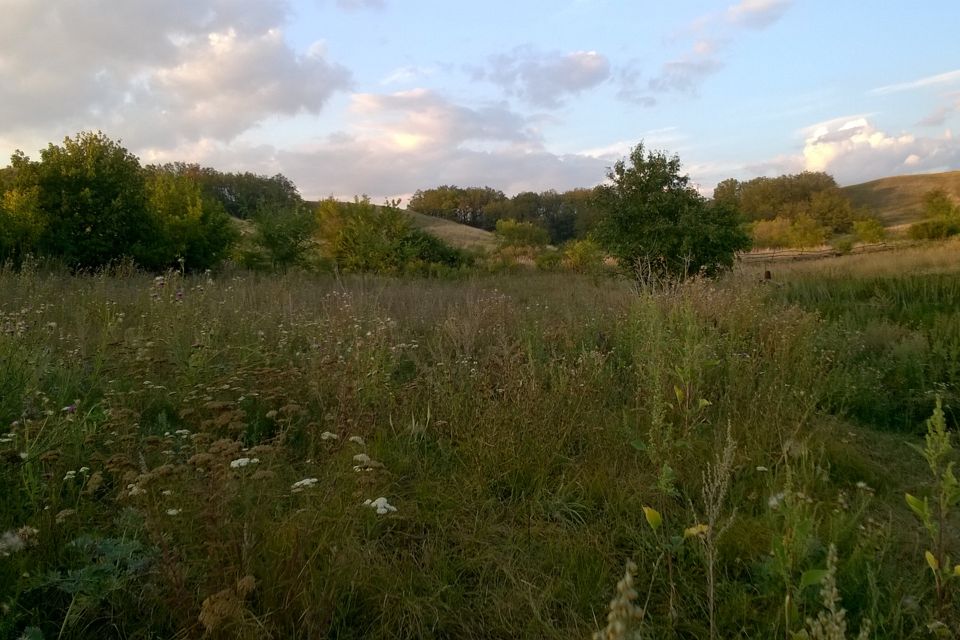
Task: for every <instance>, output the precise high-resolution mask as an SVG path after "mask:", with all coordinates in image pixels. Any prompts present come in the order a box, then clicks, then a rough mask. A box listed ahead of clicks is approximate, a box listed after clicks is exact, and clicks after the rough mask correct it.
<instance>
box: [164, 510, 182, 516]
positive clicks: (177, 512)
mask: <svg viewBox="0 0 960 640" xmlns="http://www.w3.org/2000/svg"><path fill="white" fill-rule="evenodd" d="M181 511H183V509H167V515H168V516H178V515H180V512H181Z"/></svg>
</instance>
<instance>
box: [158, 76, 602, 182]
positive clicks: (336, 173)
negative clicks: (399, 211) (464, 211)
mask: <svg viewBox="0 0 960 640" xmlns="http://www.w3.org/2000/svg"><path fill="white" fill-rule="evenodd" d="M350 114H351V120H352V123H353V124H352V125H351V127H350V128H349V129H347V130H344V131H340V132H338V133H336V134H333V135H330V136H326V137H324V138H323V139H321V140H317V141H314V142H311V143H309V144H304V145H301V146H299V147H297V148H293V149H279V148H276V147H273V146H269V145H261V146H251V145H244V144H242V142H240V141H237V142H234V143H232V144H230V145H226V144H224V143H222V142H219V141H214V140H205V141H201V142H199V143H189V144H184V145H182V146H180V147H178V148H177V149H158V150H156V151H154V152H151V153H149V154H147V155H145V158H147V159H148V161H150V162H163V161H167V160H184V159H186V160H190V161H194V162H200V163H203V164H207V165H211V166H216V167H218V168H221V169H223V170H240V169H242V170H247V171H256V172H260V173H268V174H272V173H276V172H281V173H283V174H284V175H286V176H288V177H289V178H291V179H292V180H293V181H294V182H295V183H296V184H297V185H298V187H299V188H300V190H301V192H302V193H303V194H304V195H305V196H306V197H308V198H322V197H326V196H328V195H333V196H336V197H341V198H350V197H352V196H354V195H359V194H364V193H365V194H368V195H370V196H371V197H373V198H374V199H375V200H382V199H383V198H387V197H390V198H393V197H408V196H409V194H411V193H413V192H414V191H415V190H417V189H420V188H429V187H432V186H436V185H440V184H460V185H475V184H486V185H489V186H492V187H494V188H497V189H502V190H503V191H505V192H507V193H517V192H520V191H525V190H533V191H544V190H547V189H561V190H563V189H571V188H574V187H584V186H591V185H593V184H596V183H598V182H600V181H601V180H603V178H604V175H605V169H606V166H607V165H608V164H610V163H609V161H608V160H606V159H602V158H595V157H590V156H587V155H585V154H555V153H551V152H550V151H548V150H546V149H544V148H543V145H542V142H541V140H540V137H539V134H538V133H537V132H536V130H535V128H534V126H533V125H534V122H533V121H531V119H529V118H527V117H525V116H521V115H519V114H517V113H515V112H513V111H510V110H509V109H508V108H507V107H506V106H505V105H503V104H492V105H486V106H482V107H478V108H471V107H466V106H463V105H460V104H456V103H453V102H451V101H449V100H447V99H445V98H444V97H442V96H440V95H438V94H436V93H434V92H431V91H427V90H424V89H416V90H412V91H403V92H397V93H392V94H367V93H364V94H356V95H354V96H353V97H352V100H351V105H350Z"/></svg>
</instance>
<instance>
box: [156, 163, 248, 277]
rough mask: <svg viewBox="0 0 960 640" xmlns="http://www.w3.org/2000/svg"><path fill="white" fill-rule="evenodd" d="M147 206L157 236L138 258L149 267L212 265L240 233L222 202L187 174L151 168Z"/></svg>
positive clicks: (199, 268)
mask: <svg viewBox="0 0 960 640" xmlns="http://www.w3.org/2000/svg"><path fill="white" fill-rule="evenodd" d="M147 209H148V211H149V213H150V215H151V217H152V219H153V222H152V226H153V228H154V229H155V230H156V236H155V238H154V240H153V241H152V242H150V243H149V244H145V245H144V247H143V249H142V251H141V255H140V256H138V258H139V261H140V262H141V264H143V265H144V266H147V267H150V268H154V269H163V268H166V267H170V266H172V265H174V264H176V263H179V264H180V265H181V266H182V267H184V268H186V269H188V270H200V271H202V270H204V269H209V268H212V267H214V266H216V265H218V264H219V263H220V262H221V261H222V260H223V259H224V258H225V257H226V255H227V252H228V251H229V250H230V247H231V246H232V245H233V243H234V242H235V241H236V239H237V236H238V233H237V230H236V229H235V227H234V225H233V222H232V221H231V220H230V216H228V215H227V213H226V211H224V209H223V207H222V206H221V205H220V203H219V202H217V201H216V200H213V199H212V198H209V197H205V196H204V195H203V193H202V191H201V187H200V183H199V182H198V181H197V180H196V179H195V178H193V177H191V176H188V175H177V174H173V173H170V172H167V171H162V170H150V171H148V173H147Z"/></svg>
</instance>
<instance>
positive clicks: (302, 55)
mask: <svg viewBox="0 0 960 640" xmlns="http://www.w3.org/2000/svg"><path fill="white" fill-rule="evenodd" d="M8 5H9V6H5V7H4V20H3V21H2V23H0V41H3V42H4V43H5V44H4V50H3V54H2V55H0V84H2V86H4V87H7V88H8V89H9V92H8V93H7V95H5V99H4V100H3V101H2V102H0V134H2V135H4V136H5V137H29V136H30V135H31V134H36V133H38V132H43V133H45V134H47V135H49V132H50V131H52V130H63V131H65V132H68V133H72V132H73V131H76V130H77V129H86V128H103V129H104V130H107V131H109V132H111V134H114V135H115V134H116V133H117V132H119V133H120V134H122V135H123V136H124V137H125V138H133V139H134V140H133V141H134V142H135V143H141V144H147V143H156V142H157V141H158V140H159V139H162V138H166V139H167V140H168V141H169V143H170V144H177V143H178V141H180V140H181V139H183V138H190V139H199V138H202V137H212V138H216V139H230V138H232V137H233V136H236V135H237V134H239V133H240V132H242V131H244V130H246V129H249V128H250V127H252V126H255V125H256V124H257V123H259V122H261V121H262V120H264V119H265V118H267V117H269V116H272V115H275V114H293V113H298V112H301V111H306V112H310V113H316V112H318V111H319V110H320V109H322V108H323V106H324V104H325V103H326V101H327V100H328V99H329V98H330V96H331V95H332V94H333V93H334V92H336V91H340V90H343V89H345V88H347V87H348V85H349V82H350V74H349V72H348V71H347V70H346V69H345V68H343V67H341V66H339V65H337V64H335V63H332V62H329V61H328V60H327V59H326V57H325V55H324V53H323V51H322V48H321V47H318V46H316V47H313V48H311V49H310V50H309V51H306V52H298V51H295V50H293V49H292V48H291V47H290V46H289V45H288V44H287V43H286V41H285V39H284V37H283V31H282V26H283V24H284V22H285V20H286V19H287V17H288V13H289V6H288V5H287V3H286V2H284V1H281V0H140V1H138V2H135V3H134V2H121V3H115V2H111V1H110V0H88V1H87V2H84V3H76V2H69V1H65V0H60V1H50V2H43V3H35V2H30V1H29V0H12V1H11V2H9V3H8Z"/></svg>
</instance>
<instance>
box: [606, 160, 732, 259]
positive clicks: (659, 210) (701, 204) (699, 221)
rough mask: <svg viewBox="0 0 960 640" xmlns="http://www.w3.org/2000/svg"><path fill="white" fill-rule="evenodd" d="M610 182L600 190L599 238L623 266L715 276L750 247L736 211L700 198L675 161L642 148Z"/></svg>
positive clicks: (615, 171) (611, 175)
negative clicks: (600, 217)
mask: <svg viewBox="0 0 960 640" xmlns="http://www.w3.org/2000/svg"><path fill="white" fill-rule="evenodd" d="M607 177H608V178H609V180H610V182H611V184H605V185H601V186H600V187H598V188H597V204H598V206H599V207H600V209H601V210H602V211H603V212H604V217H603V218H602V219H601V220H600V223H599V225H598V226H597V229H596V232H595V233H596V237H597V240H598V241H599V242H600V244H601V245H602V246H604V248H606V250H607V251H608V252H609V253H610V254H611V255H613V256H615V257H616V258H617V259H618V260H619V261H620V263H621V265H623V266H625V267H629V268H632V269H641V270H642V272H643V273H646V274H649V275H650V276H653V277H664V276H668V277H680V278H685V277H688V276H692V275H696V274H699V273H703V274H705V275H708V276H712V275H716V274H718V273H719V272H721V271H723V270H725V269H729V268H730V267H732V266H733V262H734V259H735V256H736V253H737V252H738V251H742V250H745V249H747V248H748V247H749V246H750V238H749V236H748V235H747V234H746V233H745V232H744V231H743V230H742V228H741V226H740V221H739V219H738V214H737V211H736V209H734V208H733V207H732V206H730V205H729V204H727V203H717V202H709V201H707V200H706V199H705V198H704V197H703V196H701V195H700V194H699V193H698V192H697V190H696V189H694V188H693V187H692V186H690V179H689V177H688V176H686V175H681V173H680V159H679V158H678V157H677V156H673V157H668V156H667V155H666V154H665V153H663V152H659V151H656V152H649V153H647V152H646V151H645V149H644V146H643V143H641V144H638V145H637V146H636V147H634V148H633V150H632V151H631V152H630V156H629V158H627V159H626V160H619V161H617V162H616V164H614V166H613V168H612V169H611V170H610V171H609V172H608V174H607ZM638 273H639V272H638Z"/></svg>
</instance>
